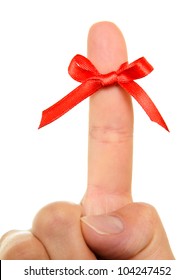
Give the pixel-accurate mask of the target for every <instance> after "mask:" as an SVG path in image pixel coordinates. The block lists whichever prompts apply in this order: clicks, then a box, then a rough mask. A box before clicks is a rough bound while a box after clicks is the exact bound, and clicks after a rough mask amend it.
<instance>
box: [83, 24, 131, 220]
mask: <svg viewBox="0 0 194 280" xmlns="http://www.w3.org/2000/svg"><path fill="white" fill-rule="evenodd" d="M88 58H89V59H90V60H91V62H92V63H93V64H94V65H95V66H96V68H97V69H98V71H99V72H101V73H103V74H104V73H107V72H110V71H114V70H117V69H118V67H119V66H120V65H121V64H122V63H123V62H126V61H127V50H126V45H125V40H124V38H123V35H122V33H121V32H120V30H119V29H118V28H117V27H116V26H115V25H114V24H113V23H110V22H100V23H97V24H95V25H93V26H92V27H91V29H90V31H89V35H88ZM132 147H133V109H132V102H131V97H130V95H129V94H128V93H127V92H125V91H124V90H123V89H122V88H121V87H120V86H111V87H106V88H103V89H101V90H99V91H98V92H97V93H96V94H94V95H93V96H91V98H90V110H89V146H88V187H87V191H86V194H85V196H84V198H83V201H82V204H83V206H84V209H85V214H87V215H91V214H101V213H106V212H109V211H114V210H116V209H118V208H120V207H122V206H124V205H126V204H128V203H129V202H130V201H131V178H132Z"/></svg>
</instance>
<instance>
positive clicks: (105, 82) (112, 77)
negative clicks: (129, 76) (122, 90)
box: [99, 71, 118, 87]
mask: <svg viewBox="0 0 194 280" xmlns="http://www.w3.org/2000/svg"><path fill="white" fill-rule="evenodd" d="M99 79H100V81H101V83H102V86H103V87H108V86H111V85H114V84H116V83H118V75H117V73H116V71H113V72H110V73H107V74H101V75H100V76H99Z"/></svg>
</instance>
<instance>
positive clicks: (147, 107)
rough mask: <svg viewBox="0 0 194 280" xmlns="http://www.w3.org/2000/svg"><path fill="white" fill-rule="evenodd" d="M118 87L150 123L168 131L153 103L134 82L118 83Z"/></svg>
mask: <svg viewBox="0 0 194 280" xmlns="http://www.w3.org/2000/svg"><path fill="white" fill-rule="evenodd" d="M119 84H120V86H121V87H122V88H123V89H125V90H126V91H127V92H128V93H129V94H130V95H131V96H133V97H134V98H135V99H136V101H137V102H138V103H139V104H140V105H141V107H142V108H143V109H144V111H145V112H146V114H147V115H148V116H149V118H150V119H151V121H153V122H156V123H158V124H159V125H160V126H162V127H163V128H165V129H166V130H167V131H169V129H168V126H167V125H166V123H165V121H164V119H163V118H162V116H161V114H160V112H159V111H158V109H157V108H156V106H155V104H154V103H153V101H152V100H151V99H150V97H149V96H148V95H147V93H146V92H145V91H144V90H143V89H142V88H141V87H140V86H139V85H138V84H137V83H136V82H134V81H131V82H129V83H119Z"/></svg>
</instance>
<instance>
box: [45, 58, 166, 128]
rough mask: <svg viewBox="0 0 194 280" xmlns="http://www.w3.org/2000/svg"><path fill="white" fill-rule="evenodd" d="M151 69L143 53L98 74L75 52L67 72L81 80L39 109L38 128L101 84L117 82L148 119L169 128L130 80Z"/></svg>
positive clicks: (88, 62)
mask: <svg viewBox="0 0 194 280" xmlns="http://www.w3.org/2000/svg"><path fill="white" fill-rule="evenodd" d="M152 70H153V67H152V66H151V65H150V64H149V62H148V61H147V60H146V59H145V58H144V57H141V58H139V59H137V60H135V61H134V62H132V63H130V64H128V62H125V63H123V64H121V66H120V67H119V69H118V70H117V71H112V72H110V73H107V74H100V73H99V72H98V70H97V69H96V67H95V66H94V65H93V64H92V63H91V62H90V60H89V59H87V58H86V57H84V56H82V55H76V56H75V57H74V58H73V59H72V61H71V63H70V65H69V68H68V72H69V74H70V76H71V77H72V78H73V79H74V80H76V81H78V82H81V83H82V84H81V85H79V86H78V87H77V88H75V89H74V90H73V91H71V92H70V93H69V94H68V95H66V96H65V97H63V98H62V99H61V100H59V101H58V102H57V103H55V104H54V105H52V106H51V107H49V108H47V109H46V110H44V111H43V112H42V119H41V122H40V126H39V128H41V127H43V126H45V125H47V124H49V123H51V122H53V121H55V120H56V119H58V118H60V117H61V116H62V115H64V114H65V113H66V112H68V111H69V110H71V109H72V108H73V107H74V106H76V105H77V104H78V103H80V102H81V101H82V100H84V99H86V98H87V97H89V96H90V95H92V94H93V93H95V92H96V91H97V90H99V89H101V88H102V87H107V86H111V85H114V84H119V85H120V86H121V87H122V88H123V89H124V90H126V91H127V92H128V93H129V94H130V95H132V96H133V97H134V98H135V99H136V100H137V102H138V103H139V104H140V105H141V106H142V108H143V109H144V111H145V112H146V113H147V115H148V116H149V117H150V119H151V120H152V121H154V122H156V123H158V124H159V125H161V126H162V127H163V128H165V129H166V130H167V131H169V129H168V127H167V125H166V123H165V121H164V120H163V118H162V116H161V114H160V113H159V111H158V109H157V108H156V106H155V105H154V103H153V102H152V100H151V99H150V98H149V96H148V95H147V94H146V92H145V91H144V90H143V89H142V88H141V87H140V86H139V85H138V84H137V83H136V82H134V80H136V79H140V78H143V77H145V76H147V75H148V74H149V73H150V72H151V71H152Z"/></svg>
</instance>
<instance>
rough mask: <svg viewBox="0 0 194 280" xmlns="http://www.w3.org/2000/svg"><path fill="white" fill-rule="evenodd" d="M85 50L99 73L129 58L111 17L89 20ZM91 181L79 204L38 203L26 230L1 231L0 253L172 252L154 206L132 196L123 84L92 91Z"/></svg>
mask: <svg viewBox="0 0 194 280" xmlns="http://www.w3.org/2000/svg"><path fill="white" fill-rule="evenodd" d="M88 58H89V59H90V60H91V61H92V62H93V64H94V65H95V66H96V68H97V69H98V70H99V71H100V72H101V73H107V72H110V71H112V70H113V69H117V68H118V67H119V66H120V64H121V63H123V62H125V61H127V51H126V46H125V41H124V38H123V36H122V34H121V32H120V31H119V30H118V28H117V27H116V26H115V25H114V24H112V23H108V22H101V23H98V24H95V25H94V26H92V28H91V29H90V32H89V36H88ZM89 119H90V121H89V153H88V187H87V191H86V193H85V195H84V197H83V199H82V202H81V204H80V205H75V204H70V203H66V202H56V203H52V204H49V205H47V206H45V207H44V208H42V209H41V210H40V211H39V213H38V214H37V215H36V217H35V219H34V221H33V224H32V229H31V230H30V231H11V232H8V233H6V234H5V235H4V236H3V237H2V239H1V244H0V258H1V259H53V260H54V259H91V260H92V259H97V258H101V259H141V260H143V259H166V260H167V259H174V256H173V253H172V251H171V249H170V245H169V242H168V239H167V236H166V233H165V230H164V228H163V226H162V223H161V221H160V218H159V216H158V214H157V212H156V210H155V209H154V208H153V207H152V206H150V205H148V204H145V203H134V202H133V201H132V196H131V178H132V149H133V109H132V102H131V97H130V96H129V94H127V93H126V92H124V91H123V90H122V89H121V88H120V87H118V86H113V87H107V88H104V89H102V90H100V91H99V92H98V93H96V94H94V95H93V96H92V97H91V98H90V116H89Z"/></svg>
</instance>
